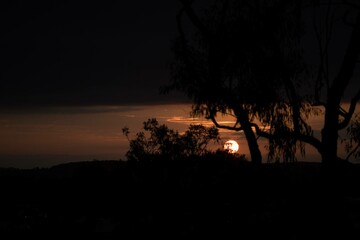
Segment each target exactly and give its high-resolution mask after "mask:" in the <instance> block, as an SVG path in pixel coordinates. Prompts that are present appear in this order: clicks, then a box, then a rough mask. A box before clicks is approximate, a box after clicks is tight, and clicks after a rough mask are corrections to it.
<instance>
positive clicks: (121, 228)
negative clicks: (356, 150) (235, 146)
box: [0, 158, 360, 239]
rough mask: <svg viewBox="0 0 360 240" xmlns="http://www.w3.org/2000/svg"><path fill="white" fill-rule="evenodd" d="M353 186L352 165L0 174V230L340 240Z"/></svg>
mask: <svg viewBox="0 0 360 240" xmlns="http://www.w3.org/2000/svg"><path fill="white" fill-rule="evenodd" d="M335 170H336V171H335ZM359 182H360V166H357V165H351V166H343V167H342V168H339V169H324V168H323V167H322V166H321V165H319V164H316V163H294V164H287V165H282V164H279V165H276V164H268V165H263V166H261V167H259V168H258V167H256V168H255V167H253V166H251V165H250V164H248V163H247V162H244V161H242V160H238V159H232V160H229V159H227V160H222V159H219V158H214V159H202V158H197V159H183V160H179V161H165V160H161V159H158V160H157V161H149V162H121V161H92V162H81V163H71V164H63V165H58V166H55V167H52V168H49V169H33V170H17V169H1V170H0V185H1V192H2V194H1V196H2V197H1V205H0V211H1V213H2V214H1V215H0V230H1V231H7V232H17V231H19V230H22V231H42V232H43V231H61V232H64V231H77V232H107V231H110V232H117V233H119V234H124V233H131V234H135V235H144V234H145V235H148V234H156V235H157V234H166V236H170V235H168V234H167V233H170V234H171V236H193V235H199V236H202V235H204V234H209V235H213V234H220V235H222V236H224V235H231V236H233V235H234V236H241V235H244V234H252V235H253V236H255V237H256V236H260V235H265V236H269V237H270V236H282V237H285V238H287V239H298V238H307V237H308V236H309V235H311V236H319V237H321V236H325V235H326V236H334V234H339V236H341V237H342V239H344V238H347V237H350V236H351V235H352V234H355V233H358V232H359V230H360V190H359V189H360V188H359V187H358V183H359Z"/></svg>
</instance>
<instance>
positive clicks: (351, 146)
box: [343, 114, 360, 160]
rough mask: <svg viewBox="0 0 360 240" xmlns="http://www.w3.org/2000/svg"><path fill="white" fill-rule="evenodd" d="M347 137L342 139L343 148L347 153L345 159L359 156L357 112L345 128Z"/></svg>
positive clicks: (359, 121)
mask: <svg viewBox="0 0 360 240" xmlns="http://www.w3.org/2000/svg"><path fill="white" fill-rule="evenodd" d="M346 132H347V135H348V137H349V138H347V139H344V140H343V143H344V144H345V150H346V152H347V153H348V155H347V157H346V160H349V159H350V157H352V156H353V157H355V158H358V157H359V156H360V115H359V114H357V115H356V116H355V117H354V119H353V120H352V121H351V123H350V124H349V126H348V127H347V128H346Z"/></svg>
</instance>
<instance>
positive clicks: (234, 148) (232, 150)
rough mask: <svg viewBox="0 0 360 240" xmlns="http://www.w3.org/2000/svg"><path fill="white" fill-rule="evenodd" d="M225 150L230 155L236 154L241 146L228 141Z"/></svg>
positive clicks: (233, 141)
mask: <svg viewBox="0 0 360 240" xmlns="http://www.w3.org/2000/svg"><path fill="white" fill-rule="evenodd" d="M224 149H225V150H228V151H229V153H236V152H237V151H238V150H239V144H238V143H237V142H236V141H235V140H228V141H226V142H225V144H224Z"/></svg>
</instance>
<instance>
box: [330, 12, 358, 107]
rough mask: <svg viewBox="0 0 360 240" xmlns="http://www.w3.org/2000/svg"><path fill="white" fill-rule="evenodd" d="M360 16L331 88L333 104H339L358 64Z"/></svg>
mask: <svg viewBox="0 0 360 240" xmlns="http://www.w3.org/2000/svg"><path fill="white" fill-rule="evenodd" d="M359 42H360V14H359V13H358V15H357V17H356V24H355V27H354V29H353V32H352V34H351V37H350V42H349V45H348V47H347V49H346V52H345V56H344V59H343V61H342V64H341V66H340V70H339V72H338V75H337V76H336V77H335V79H334V81H333V84H332V86H331V88H330V91H329V94H328V99H329V100H332V101H333V103H332V104H337V105H338V104H339V103H340V101H341V97H342V95H343V93H344V91H345V88H346V86H348V84H349V82H350V79H351V78H352V76H353V72H354V69H355V65H356V64H357V61H358V58H359V54H360V44H359Z"/></svg>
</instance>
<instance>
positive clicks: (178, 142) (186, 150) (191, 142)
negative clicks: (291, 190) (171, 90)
mask: <svg viewBox="0 0 360 240" xmlns="http://www.w3.org/2000/svg"><path fill="white" fill-rule="evenodd" d="M143 124H144V126H143V130H144V131H140V132H138V133H137V134H136V137H135V139H132V140H130V139H129V134H130V131H129V128H127V127H124V128H123V129H122V130H123V134H124V135H125V136H126V137H127V138H128V140H129V142H130V150H129V151H128V152H127V153H126V157H127V159H128V160H136V161H139V160H142V159H151V158H153V157H158V156H162V157H166V158H168V159H175V158H179V157H188V156H202V155H205V154H207V153H209V152H210V150H208V149H207V146H208V144H209V143H210V142H219V141H220V136H219V131H218V129H217V128H216V127H210V128H207V127H204V126H203V125H190V126H189V129H188V130H187V131H186V132H185V133H184V134H180V133H179V132H178V131H175V130H173V129H170V128H169V127H167V126H166V125H165V124H159V122H158V121H157V120H156V118H152V119H148V120H147V121H146V122H144V123H143Z"/></svg>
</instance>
